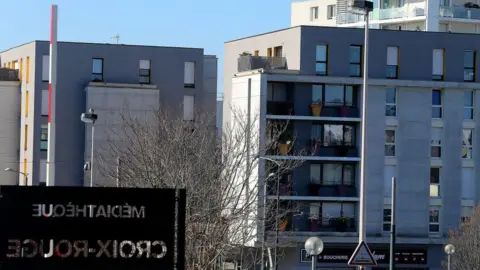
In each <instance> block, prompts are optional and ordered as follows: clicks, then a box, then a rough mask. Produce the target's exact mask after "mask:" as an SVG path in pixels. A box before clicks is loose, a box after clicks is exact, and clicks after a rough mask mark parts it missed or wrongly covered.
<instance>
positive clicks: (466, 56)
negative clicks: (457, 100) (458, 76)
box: [463, 50, 476, 82]
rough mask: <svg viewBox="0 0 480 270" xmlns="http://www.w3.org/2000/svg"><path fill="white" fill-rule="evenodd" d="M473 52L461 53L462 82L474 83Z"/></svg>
mask: <svg viewBox="0 0 480 270" xmlns="http://www.w3.org/2000/svg"><path fill="white" fill-rule="evenodd" d="M475 60H476V53H475V51H471V50H469V51H465V52H464V53H463V80H464V81H466V82H473V81H475V62H476V61H475Z"/></svg>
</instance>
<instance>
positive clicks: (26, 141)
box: [23, 125, 28, 151]
mask: <svg viewBox="0 0 480 270" xmlns="http://www.w3.org/2000/svg"><path fill="white" fill-rule="evenodd" d="M23 129H24V130H23V132H24V134H23V150H25V151H27V149H28V125H25V126H24V127H23Z"/></svg>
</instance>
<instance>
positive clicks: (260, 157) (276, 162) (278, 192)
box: [258, 156, 281, 269]
mask: <svg viewBox="0 0 480 270" xmlns="http://www.w3.org/2000/svg"><path fill="white" fill-rule="evenodd" d="M258 158H259V159H263V160H267V161H270V162H273V163H275V165H277V166H278V167H280V165H281V164H280V163H279V162H278V161H276V160H274V159H271V158H268V157H262V156H258ZM272 176H275V174H274V173H270V174H269V175H268V177H267V179H268V178H270V177H272ZM276 185H277V187H276V196H277V198H276V209H275V210H276V214H275V247H274V248H275V251H274V252H275V261H274V263H275V264H274V265H275V269H278V266H277V265H278V259H277V258H278V257H277V256H278V226H279V221H278V216H279V208H280V177H278V175H277V182H276ZM266 189H267V188H266V185H264V188H263V190H264V192H263V238H264V240H263V242H266V240H267V237H266V233H267V230H266V219H267V214H266V209H265V208H266V207H267V192H266ZM264 249H265V248H264V246H263V244H262V269H263V267H265V263H264V260H263V259H264V258H265V256H264V254H265V250H264ZM270 267H271V266H270Z"/></svg>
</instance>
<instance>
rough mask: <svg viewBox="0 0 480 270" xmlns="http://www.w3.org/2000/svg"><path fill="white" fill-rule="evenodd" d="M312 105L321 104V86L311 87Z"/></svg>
mask: <svg viewBox="0 0 480 270" xmlns="http://www.w3.org/2000/svg"><path fill="white" fill-rule="evenodd" d="M312 103H317V104H323V85H321V84H314V85H312Z"/></svg>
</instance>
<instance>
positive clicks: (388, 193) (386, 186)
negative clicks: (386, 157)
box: [383, 166, 396, 198]
mask: <svg viewBox="0 0 480 270" xmlns="http://www.w3.org/2000/svg"><path fill="white" fill-rule="evenodd" d="M395 169H396V167H395V166H384V167H383V177H384V178H383V197H387V198H391V197H392V178H393V177H394V176H395Z"/></svg>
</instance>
